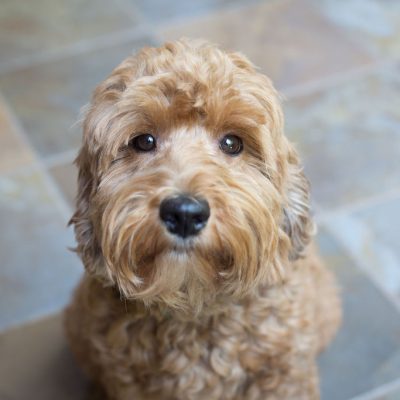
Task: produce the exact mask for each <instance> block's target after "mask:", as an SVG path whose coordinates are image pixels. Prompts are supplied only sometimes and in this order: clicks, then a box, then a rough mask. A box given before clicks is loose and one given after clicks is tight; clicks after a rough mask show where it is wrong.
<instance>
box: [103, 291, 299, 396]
mask: <svg viewBox="0 0 400 400" xmlns="http://www.w3.org/2000/svg"><path fill="white" fill-rule="evenodd" d="M288 313H292V314H293V316H294V315H295V313H294V310H292V309H291V307H290V306H288V307H286V308H282V307H280V306H279V305H278V304H277V302H276V301H269V300H268V299H263V301H261V302H258V303H254V304H247V305H233V306H232V307H231V308H230V309H229V310H227V311H226V312H224V313H221V314H220V315H217V316H213V317H209V318H205V319H203V320H200V321H196V322H194V321H190V322H184V321H178V320H176V319H174V318H172V317H169V318H167V317H166V318H164V319H163V318H155V317H154V316H150V315H149V316H147V317H145V316H143V317H142V318H135V317H134V316H133V317H132V319H131V320H129V317H128V316H127V315H125V317H124V318H123V319H122V320H121V321H120V323H119V324H116V325H115V326H114V329H113V330H110V332H109V334H108V335H107V337H108V338H109V339H112V337H113V336H114V338H115V342H117V343H118V344H119V346H120V357H117V359H116V364H115V365H116V368H118V369H119V370H121V360H123V363H124V371H125V374H126V379H127V380H133V381H135V382H136V383H137V384H139V385H140V386H142V387H143V389H144V390H145V391H146V392H147V391H149V392H153V393H157V392H159V391H162V392H163V393H164V395H165V393H170V394H169V395H170V396H171V397H173V396H176V395H177V393H180V392H182V393H184V392H186V391H188V390H189V391H191V390H193V391H194V392H197V393H203V394H205V393H208V396H209V397H208V398H210V399H212V398H226V399H231V398H232V399H234V398H235V395H236V394H237V393H240V392H241V391H243V390H245V388H246V385H247V382H248V381H249V380H253V379H254V378H256V377H257V376H258V375H262V376H263V379H265V378H266V377H268V376H269V377H270V379H271V380H273V379H274V374H275V372H274V371H279V370H281V368H277V366H278V367H279V366H281V367H282V368H285V362H286V361H285V360H286V355H288V354H290V352H291V350H292V346H294V345H295V343H294V340H293V338H294V335H293V332H294V330H293V328H294V327H293V326H292V325H293V322H294V321H295V318H293V319H292V323H290V324H288V323H287V321H288V319H287V318H286V317H287V315H286V314H288ZM122 343H124V346H121V344H122ZM112 353H113V355H114V356H115V349H113V351H112ZM272 364H273V365H274V368H273V369H271V368H270V365H272ZM221 382H223V385H221ZM215 390H219V391H221V390H223V392H224V397H218V396H220V395H221V393H219V394H218V393H216V392H215ZM163 398H164V397H163ZM165 398H167V397H165Z"/></svg>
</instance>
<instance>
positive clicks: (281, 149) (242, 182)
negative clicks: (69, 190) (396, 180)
mask: <svg viewBox="0 0 400 400" xmlns="http://www.w3.org/2000/svg"><path fill="white" fill-rule="evenodd" d="M282 129H283V127H282V115H281V109H280V105H279V102H278V99H277V95H276V92H275V90H274V89H273V87H272V85H271V84H270V82H269V80H268V79H267V78H266V77H265V76H263V75H261V74H259V73H257V72H256V71H255V70H254V68H253V67H252V65H251V64H250V63H249V62H248V61H247V60H246V59H245V58H244V57H242V56H240V55H238V54H234V53H231V54H227V53H224V52H222V51H220V50H218V49H217V48H215V47H214V46H211V45H208V44H204V43H197V42H186V41H180V42H176V43H170V44H167V45H165V46H164V47H161V48H159V49H145V50H143V51H142V52H141V53H139V54H138V55H137V56H135V57H131V58H129V59H127V60H126V61H125V62H124V63H122V64H121V65H120V66H119V67H118V68H117V69H116V70H114V72H113V73H112V75H111V76H110V77H109V78H108V79H107V80H106V81H105V82H103V83H102V84H101V85H100V86H99V87H98V88H97V89H96V91H95V93H94V96H93V99H92V103H91V105H90V107H89V109H88V112H87V115H86V119H85V123H84V139H83V147H82V149H81V152H80V154H79V156H78V159H77V164H78V167H79V194H78V204H77V211H76V213H75V215H74V217H73V218H72V222H73V223H74V224H75V229H76V234H77V240H78V252H79V253H80V254H81V257H82V259H83V261H84V263H85V266H86V268H87V270H88V271H89V272H90V273H93V274H96V275H98V276H101V277H102V278H103V279H106V280H107V281H109V282H111V283H113V284H116V285H117V286H118V288H119V290H120V292H121V293H122V294H123V295H124V296H125V297H127V298H136V299H142V300H143V301H144V302H146V303H153V302H157V303H164V304H167V305H168V306H170V307H176V308H179V309H186V310H195V311H199V310H200V309H201V308H202V306H204V304H208V305H210V304H213V302H214V301H215V298H216V297H218V296H232V297H240V296H242V295H244V294H246V293H248V292H249V291H251V290H252V289H254V288H255V287H256V286H257V285H258V284H260V283H265V284H271V283H274V282H276V281H277V280H279V279H282V278H283V277H284V274H285V263H286V264H288V259H289V258H295V257H297V256H298V255H299V254H300V252H301V250H302V249H303V247H304V245H305V244H306V242H307V241H308V237H309V234H310V230H311V227H312V224H311V222H310V219H309V216H308V191H307V184H306V180H305V179H304V177H303V175H302V173H301V169H300V167H299V165H298V161H297V157H296V154H295V153H294V151H293V150H292V148H291V146H290V145H289V143H288V142H287V140H286V138H285V137H284V136H283V133H282Z"/></svg>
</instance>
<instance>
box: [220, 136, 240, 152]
mask: <svg viewBox="0 0 400 400" xmlns="http://www.w3.org/2000/svg"><path fill="white" fill-rule="evenodd" d="M219 147H220V149H221V150H222V151H223V152H224V153H226V154H230V155H231V156H235V155H237V154H239V153H240V152H241V151H242V150H243V142H242V139H240V137H238V136H235V135H226V136H224V137H223V138H222V140H221V141H220V142H219Z"/></svg>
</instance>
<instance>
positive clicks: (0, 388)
mask: <svg viewBox="0 0 400 400" xmlns="http://www.w3.org/2000/svg"><path fill="white" fill-rule="evenodd" d="M0 354H1V357H0V395H1V394H2V393H4V396H5V399H7V400H8V399H10V400H11V399H12V400H28V399H29V400H36V399H37V400H72V399H73V400H84V399H86V397H85V394H86V391H87V383H86V381H85V379H84V378H83V376H82V375H81V373H80V372H79V370H78V368H77V366H76V364H75V362H74V360H73V358H72V355H71V353H70V351H69V349H68V346H67V343H66V340H65V338H64V333H63V328H62V318H61V316H60V315H58V316H55V317H51V318H47V319H45V320H41V321H38V322H36V323H33V324H29V325H25V326H21V327H19V328H17V329H13V330H10V331H6V332H4V333H2V334H0ZM1 399H2V400H3V399H4V397H1Z"/></svg>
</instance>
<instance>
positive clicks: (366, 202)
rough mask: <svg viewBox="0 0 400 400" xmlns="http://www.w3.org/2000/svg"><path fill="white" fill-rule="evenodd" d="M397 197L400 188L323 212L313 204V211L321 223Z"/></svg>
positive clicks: (321, 208)
mask: <svg viewBox="0 0 400 400" xmlns="http://www.w3.org/2000/svg"><path fill="white" fill-rule="evenodd" d="M398 197H400V188H396V189H393V190H388V191H386V192H383V193H379V194H377V195H372V196H370V197H366V198H364V199H360V200H357V201H355V202H353V203H350V204H345V205H343V206H339V207H338V208H335V209H332V210H325V209H324V208H323V207H321V206H320V205H319V204H315V209H316V210H318V214H317V215H318V219H319V220H320V221H321V222H323V221H328V220H329V219H332V218H334V217H336V216H338V215H343V214H351V213H355V212H359V211H363V210H365V209H367V208H371V207H374V206H377V205H380V204H382V203H387V202H389V201H392V200H395V199H396V198H398Z"/></svg>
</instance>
